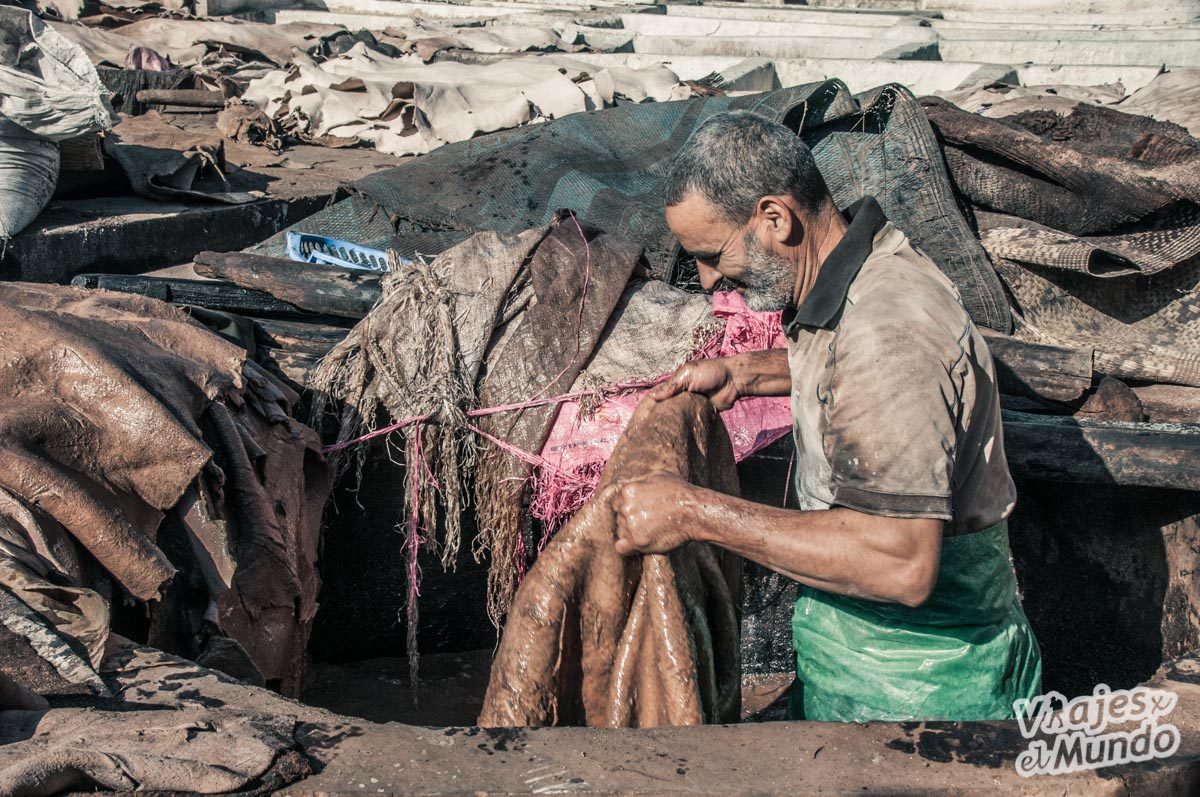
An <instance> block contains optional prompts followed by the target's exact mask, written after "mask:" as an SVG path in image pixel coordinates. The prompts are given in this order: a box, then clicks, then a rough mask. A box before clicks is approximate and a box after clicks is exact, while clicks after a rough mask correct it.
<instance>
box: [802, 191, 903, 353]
mask: <svg viewBox="0 0 1200 797" xmlns="http://www.w3.org/2000/svg"><path fill="white" fill-rule="evenodd" d="M846 216H847V217H849V219H850V226H849V227H847V228H846V233H845V235H843V236H842V240H840V241H838V244H837V246H835V247H834V248H833V251H832V252H830V253H829V256H828V257H826V258H825V262H823V263H822V264H821V271H820V272H819V273H818V274H817V281H816V284H814V285H813V287H812V290H811V291H809V293H808V296H805V297H804V301H803V302H801V303H800V306H799V307H796V308H795V309H794V310H791V311H787V312H785V313H784V315H783V322H784V332H786V333H787V334H788V335H789V336H791V335H793V334H794V333H795V332H796V331H797V330H798V328H799V327H802V326H805V327H820V328H822V329H832V328H833V322H834V320H835V319H836V318H837V317H838V314H839V313H840V312H841V310H842V306H843V305H845V303H846V295H847V293H849V291H850V283H852V282H854V278H855V277H857V276H858V272H859V269H861V268H862V264H863V263H864V262H865V261H866V259H867V257H868V256H870V254H871V250H872V248H873V247H874V244H875V236H876V234H878V232H879V231H880V230H881V229H883V225H884V224H886V223H887V217H886V216H884V215H883V209H882V208H881V207H879V203H878V202H877V201H876V200H875V197H873V196H865V197H863V198H862V199H860V200H858V201H857V202H855V203H854V204H853V205H851V206H850V207H848V208H847V209H846ZM789 315H790V318H789Z"/></svg>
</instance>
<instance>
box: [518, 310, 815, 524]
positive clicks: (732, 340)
mask: <svg viewBox="0 0 1200 797" xmlns="http://www.w3.org/2000/svg"><path fill="white" fill-rule="evenodd" d="M712 309H713V315H715V316H716V317H717V318H719V319H721V320H723V321H724V322H725V327H724V329H723V330H722V331H721V332H720V333H719V334H717V335H714V336H713V338H712V339H711V340H709V341H708V342H707V343H706V344H705V345H704V346H702V347H701V349H700V350H699V351H698V352H697V353H696V356H695V357H693V359H696V360H699V359H708V358H713V357H729V356H732V355H734V354H742V353H744V352H750V351H764V350H766V349H777V348H782V347H783V346H784V345H786V339H785V338H784V334H783V327H782V324H781V322H780V313H759V312H755V311H753V310H751V309H750V308H748V307H747V306H746V303H745V301H744V300H743V299H742V297H741V296H740V295H739V294H737V293H734V292H720V293H715V294H713V297H712ZM647 390H648V388H647V389H643V390H638V391H635V392H632V393H627V394H624V395H620V396H614V397H611V398H609V399H607V400H606V401H605V402H604V404H603V405H601V407H600V408H599V409H598V410H597V411H595V412H594V413H592V414H590V415H584V416H582V417H581V415H580V402H579V401H578V400H576V401H568V402H564V403H563V404H562V408H561V409H560V410H559V413H558V418H557V419H556V420H555V422H554V426H553V427H551V429H550V436H549V438H547V440H546V444H545V445H544V446H543V447H542V458H543V459H544V460H545V462H546V464H547V466H548V467H546V468H544V469H543V471H542V472H541V473H540V474H538V477H537V478H536V480H535V482H534V487H533V499H532V502H531V507H530V508H531V511H532V513H533V516H534V517H536V518H538V519H539V520H541V521H542V522H543V524H545V527H546V529H547V532H548V533H552V532H553V531H554V530H556V529H557V528H558V527H559V526H560V525H562V523H563V522H564V521H566V520H567V519H568V518H569V517H570V516H571V515H572V514H573V513H574V512H575V511H576V510H578V509H579V507H581V506H583V504H584V503H585V502H586V501H587V499H588V498H590V497H591V496H592V493H593V492H595V489H596V484H597V483H598V482H599V480H600V472H601V471H602V470H604V465H605V463H607V462H608V458H609V456H611V455H612V451H613V448H614V447H615V446H616V444H617V438H619V437H620V436H621V433H622V432H624V431H625V427H626V425H628V423H629V419H630V418H631V417H633V411H634V409H635V408H636V407H637V405H638V403H639V402H640V401H641V400H642V397H643V396H645V394H646V392H647ZM721 418H722V420H723V421H724V422H725V428H726V429H728V431H729V439H730V441H731V442H732V443H733V455H734V457H735V458H736V459H737V461H739V462H740V461H742V460H743V459H745V458H746V457H748V456H750V455H751V454H753V453H754V452H756V451H759V450H761V449H763V448H765V447H766V446H768V445H770V444H771V443H773V442H775V441H776V440H778V439H779V438H781V437H783V436H784V435H786V434H788V433H789V432H790V431H791V429H792V413H791V404H790V401H789V399H788V398H787V397H786V396H781V397H777V398H776V397H771V398H748V399H743V400H741V401H739V402H738V403H737V404H735V405H734V406H733V407H732V408H730V409H729V410H726V411H725V412H723V413H722V414H721Z"/></svg>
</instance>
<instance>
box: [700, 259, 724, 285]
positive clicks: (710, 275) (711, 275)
mask: <svg viewBox="0 0 1200 797" xmlns="http://www.w3.org/2000/svg"><path fill="white" fill-rule="evenodd" d="M696 272H697V273H698V274H699V276H700V287H702V288H704V290H706V291H711V290H712V289H713V288H715V287H717V283H718V282H720V281H721V272H719V271H717V270H716V269H715V268H713V267H712V266H706V265H704V264H703V263H701V262H700V261H698V260H697V261H696Z"/></svg>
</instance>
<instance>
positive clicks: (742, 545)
mask: <svg viewBox="0 0 1200 797" xmlns="http://www.w3.org/2000/svg"><path fill="white" fill-rule="evenodd" d="M666 215H667V223H668V224H669V225H670V228H671V230H672V232H673V233H674V234H675V236H676V237H677V238H678V239H679V241H680V243H681V244H682V246H683V247H684V248H685V249H686V250H687V251H688V252H690V253H691V254H692V255H693V256H694V257H695V258H696V266H697V268H698V270H699V273H700V279H701V283H702V284H703V286H704V288H705V289H706V290H712V289H713V288H714V287H715V286H716V285H717V283H718V282H719V280H721V279H722V278H724V279H725V280H727V281H728V282H729V283H731V284H732V285H733V286H735V287H736V289H737V290H738V292H739V293H741V294H742V296H743V297H744V298H745V300H746V303H747V304H748V305H749V306H750V307H751V308H752V309H754V310H762V311H770V310H782V311H784V314H783V323H784V327H785V331H786V333H787V338H788V346H787V349H786V351H785V350H782V349H778V350H773V351H767V352H755V353H752V354H744V355H739V356H736V357H729V358H723V359H716V360H706V361H700V362H695V363H689V364H687V365H684V366H683V367H681V368H680V369H679V370H678V371H677V372H676V373H675V374H674V375H673V377H672V378H671V379H670V380H669V381H667V382H665V383H663V384H662V385H660V386H658V387H657V388H656V389H655V390H654V391H652V392H651V394H650V398H651V399H654V400H662V399H665V398H668V397H670V396H672V395H674V394H676V393H679V392H681V391H685V390H686V391H693V392H698V393H702V394H705V395H707V396H709V397H710V398H711V400H712V402H713V404H714V405H715V406H716V407H717V408H718V409H721V410H724V409H727V408H728V407H730V406H732V405H733V403H734V402H736V401H737V400H738V399H740V398H743V397H746V396H780V395H790V396H791V401H792V420H793V431H794V436H795V445H796V461H795V467H794V468H793V473H794V474H795V475H794V479H793V484H792V487H793V489H794V492H795V496H796V499H797V500H798V503H799V508H800V511H796V510H794V509H787V508H775V507H770V506H765V505H761V504H755V503H751V502H748V501H745V500H741V499H738V498H732V497H729V496H725V495H721V494H718V493H714V492H712V491H709V490H704V489H701V488H697V487H694V486H691V485H689V484H687V483H686V482H683V481H682V480H679V479H677V478H674V477H668V476H657V477H652V478H646V479H642V480H638V481H630V482H626V483H624V484H621V485H618V486H617V487H616V489H615V493H616V494H615V496H614V499H615V503H614V506H615V507H616V510H617V514H618V540H617V543H616V546H617V550H618V551H619V552H620V553H622V554H633V553H655V552H665V551H669V550H671V549H673V548H675V547H676V546H678V545H680V544H682V543H684V542H686V541H688V540H693V539H694V540H703V541H706V542H710V543H713V544H715V545H719V546H721V547H723V548H726V549H728V550H730V551H733V552H734V553H737V554H740V555H741V556H744V557H747V558H749V559H752V560H754V561H755V562H758V563H760V564H762V565H764V566H766V567H769V568H771V569H773V570H775V571H777V572H779V573H782V574H783V575H785V576H787V577H789V578H792V579H794V580H796V581H798V582H799V597H798V599H797V601H796V606H795V612H794V616H793V622H792V630H793V643H794V646H795V651H796V669H797V682H796V684H795V687H794V688H793V690H792V700H791V709H792V714H793V716H794V717H796V718H801V717H803V718H807V719H814V720H839V721H862V720H870V719H887V720H902V719H950V720H968V719H997V718H1005V717H1011V716H1013V701H1014V700H1015V699H1017V698H1021V697H1032V696H1033V695H1036V694H1037V693H1038V692H1039V691H1040V681H1041V658H1040V653H1039V650H1038V645H1037V641H1036V640H1035V639H1034V636H1033V633H1032V631H1031V630H1030V628H1029V624H1028V621H1027V620H1026V618H1025V614H1024V612H1023V611H1022V609H1021V606H1020V604H1019V602H1018V599H1017V594H1016V582H1015V579H1014V576H1013V571H1012V566H1011V563H1010V558H1009V551H1008V530H1007V525H1006V522H1005V518H1007V517H1008V515H1009V514H1010V513H1011V511H1012V508H1013V504H1014V500H1015V489H1014V487H1013V483H1012V479H1011V478H1010V476H1009V473H1008V464H1007V462H1006V460H1005V456H1004V441H1003V437H1002V429H1001V423H1000V405H999V396H998V393H997V389H996V380H995V372H994V370H993V365H992V360H991V356H990V354H989V353H988V350H987V346H986V344H985V343H984V340H983V338H982V337H981V336H980V334H979V331H978V330H977V329H976V328H975V325H974V324H973V323H972V322H971V319H970V317H969V316H968V315H967V312H966V310H965V309H964V308H963V305H962V301H961V299H960V297H959V295H958V292H957V291H956V290H955V288H954V286H953V285H952V284H951V283H950V281H949V280H947V279H946V277H945V276H944V275H943V274H942V273H941V272H940V271H939V270H938V268H937V266H935V265H934V264H933V263H932V262H931V261H930V260H929V259H928V258H927V257H926V256H925V255H923V254H922V253H921V252H919V251H918V250H916V249H914V248H913V246H912V245H911V244H910V243H909V241H908V239H907V238H906V237H905V235H904V233H903V232H901V231H900V230H898V229H897V228H896V227H894V226H892V225H891V224H890V223H888V221H887V219H886V218H885V217H884V214H883V212H882V210H881V209H880V207H879V205H878V203H877V202H876V201H875V200H874V199H873V198H871V197H865V198H863V199H862V200H860V201H859V202H857V203H855V204H854V205H853V206H852V207H851V208H850V209H849V211H848V212H847V215H846V216H843V215H842V214H841V213H839V212H838V209H837V207H836V206H835V205H834V202H833V199H832V197H831V196H830V195H829V191H828V189H827V188H826V186H825V182H824V180H823V179H822V177H821V174H820V172H818V171H817V167H816V164H815V162H814V160H813V157H812V153H811V152H809V150H808V148H807V147H806V146H805V145H804V144H803V143H802V142H801V141H800V139H799V138H798V137H797V136H796V135H795V134H794V133H793V132H791V131H790V130H788V129H787V128H785V127H783V126H782V125H778V124H775V123H773V122H770V121H768V120H766V119H764V118H762V117H760V116H757V115H755V114H752V113H747V112H730V113H724V114H719V115H717V116H714V117H712V118H711V119H709V120H708V121H707V122H705V123H704V124H703V125H702V126H701V127H700V128H698V129H697V131H696V132H695V133H694V135H693V136H692V138H691V139H690V140H689V141H688V143H687V144H686V145H685V146H684V148H683V150H682V151H680V152H679V154H678V155H677V157H676V158H675V160H674V163H673V166H672V170H671V173H670V176H669V178H668V183H667V208H666Z"/></svg>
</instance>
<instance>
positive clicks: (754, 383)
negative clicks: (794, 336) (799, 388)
mask: <svg viewBox="0 0 1200 797" xmlns="http://www.w3.org/2000/svg"><path fill="white" fill-rule="evenodd" d="M729 368H730V371H731V373H732V374H733V379H734V385H735V388H736V390H737V392H738V396H739V397H742V398H744V397H746V396H786V395H788V394H790V393H791V391H792V376H791V372H790V371H789V370H788V357H787V350H786V349H768V350H766V351H752V352H747V353H745V354H737V355H734V356H733V357H730V358H729Z"/></svg>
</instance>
